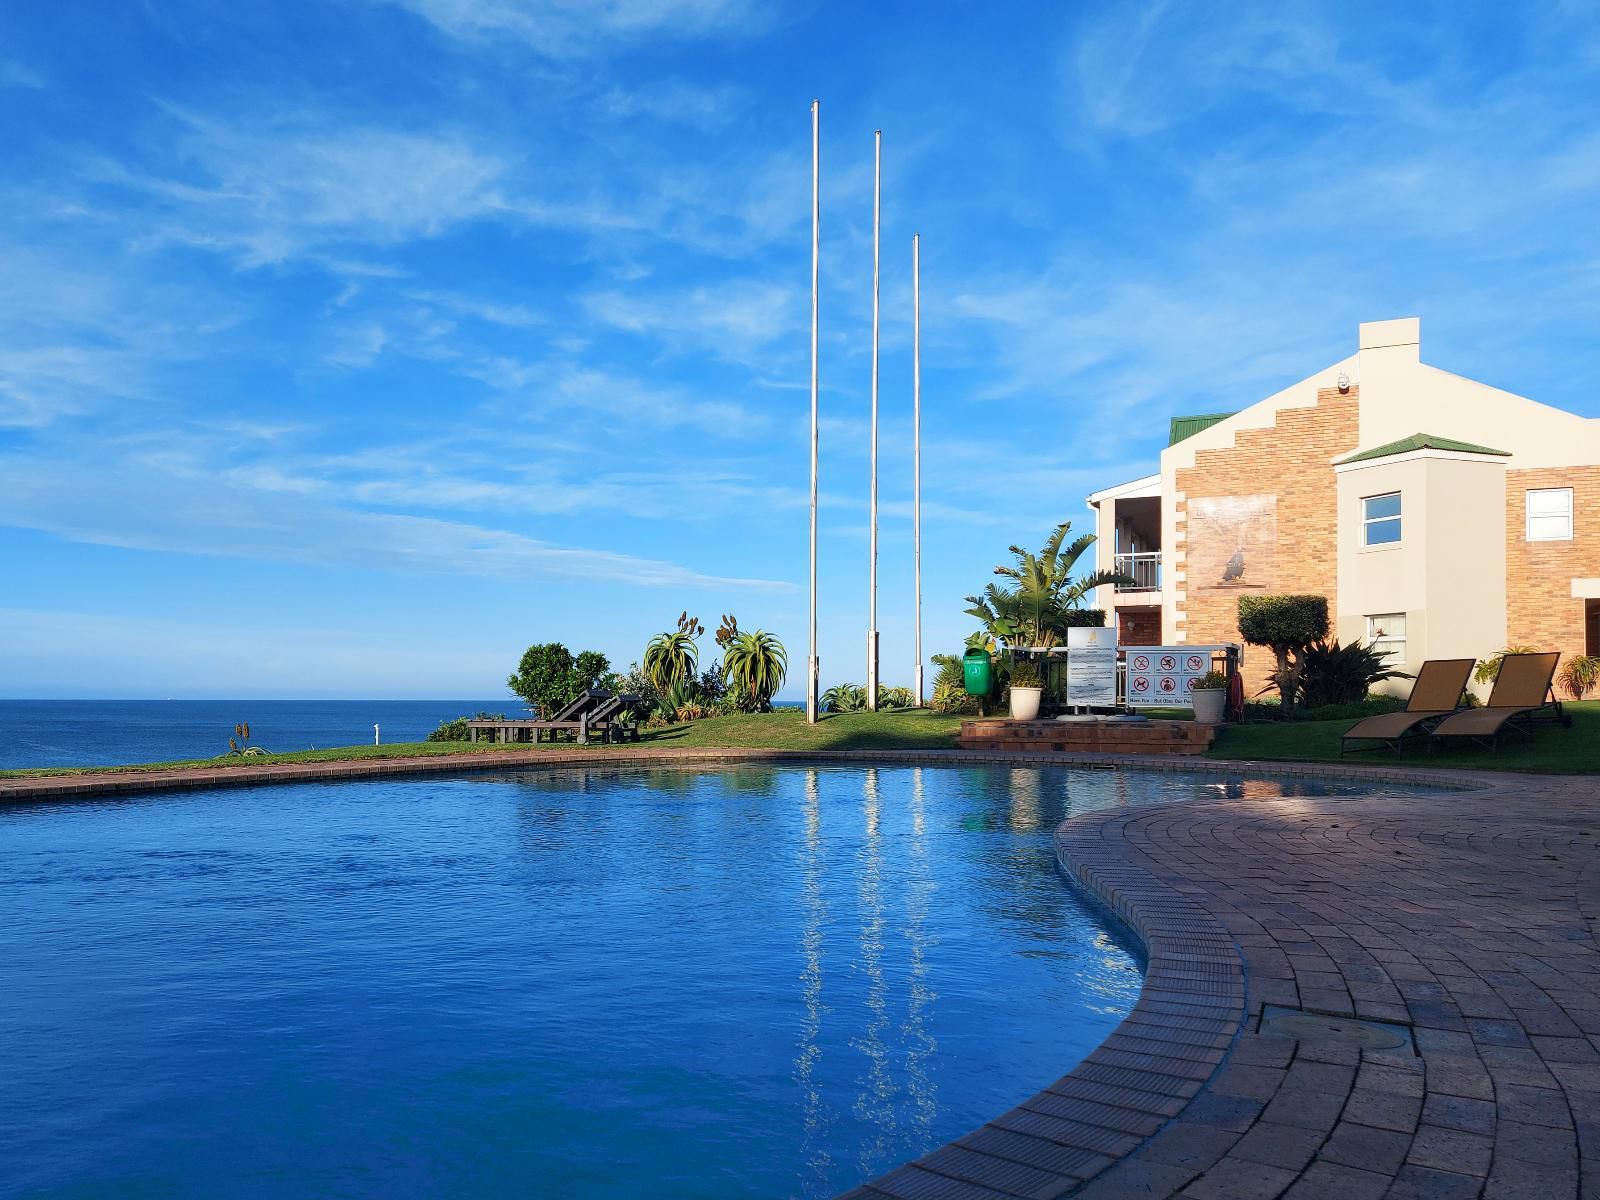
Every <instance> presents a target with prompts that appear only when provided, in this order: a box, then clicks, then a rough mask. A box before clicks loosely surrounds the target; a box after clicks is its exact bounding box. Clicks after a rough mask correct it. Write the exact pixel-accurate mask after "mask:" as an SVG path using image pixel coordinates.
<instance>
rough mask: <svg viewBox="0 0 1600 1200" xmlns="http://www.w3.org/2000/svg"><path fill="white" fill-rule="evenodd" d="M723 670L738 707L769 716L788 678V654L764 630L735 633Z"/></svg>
mask: <svg viewBox="0 0 1600 1200" xmlns="http://www.w3.org/2000/svg"><path fill="white" fill-rule="evenodd" d="M722 667H723V670H724V671H725V672H726V673H727V678H728V687H729V690H730V691H732V693H733V697H734V701H735V703H737V704H738V705H739V707H740V708H742V709H744V710H745V711H746V712H766V711H768V710H769V709H770V708H771V707H772V697H773V694H774V693H776V692H777V690H778V689H779V688H780V687H782V686H783V681H784V679H785V678H787V677H788V674H789V653H788V651H786V650H785V649H784V648H783V643H782V642H780V641H779V640H778V639H777V638H776V637H774V636H773V635H772V634H770V633H768V632H766V631H765V630H763V629H757V630H754V631H753V632H751V633H735V634H734V635H733V637H732V638H731V639H730V640H729V641H728V643H727V647H726V649H725V650H724V651H723V655H722Z"/></svg>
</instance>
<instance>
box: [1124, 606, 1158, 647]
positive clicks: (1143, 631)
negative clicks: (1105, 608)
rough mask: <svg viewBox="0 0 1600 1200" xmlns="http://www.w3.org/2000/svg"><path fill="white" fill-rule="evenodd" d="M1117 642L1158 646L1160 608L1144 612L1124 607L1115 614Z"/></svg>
mask: <svg viewBox="0 0 1600 1200" xmlns="http://www.w3.org/2000/svg"><path fill="white" fill-rule="evenodd" d="M1117 644H1118V645H1120V646H1159V645H1160V644H1161V610H1160V609H1156V610H1154V611H1149V612H1144V611H1140V610H1138V609H1130V608H1125V609H1122V610H1121V611H1119V612H1118V614H1117Z"/></svg>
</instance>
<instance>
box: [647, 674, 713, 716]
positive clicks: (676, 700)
mask: <svg viewBox="0 0 1600 1200" xmlns="http://www.w3.org/2000/svg"><path fill="white" fill-rule="evenodd" d="M655 711H656V715H657V716H658V717H660V718H661V719H662V720H663V721H665V722H667V723H669V724H670V723H671V722H673V721H698V720H699V719H700V718H701V717H705V716H709V715H710V713H711V709H710V707H709V706H708V705H706V704H704V703H702V702H701V700H700V695H699V692H698V690H697V689H696V687H695V682H694V680H692V679H678V680H674V681H673V682H672V683H671V684H670V685H669V686H668V687H667V688H666V689H665V690H663V691H662V693H661V699H660V700H659V701H658V702H657V704H656V709H655Z"/></svg>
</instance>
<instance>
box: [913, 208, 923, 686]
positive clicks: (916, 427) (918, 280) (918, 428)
mask: <svg viewBox="0 0 1600 1200" xmlns="http://www.w3.org/2000/svg"><path fill="white" fill-rule="evenodd" d="M911 546H912V552H911V557H912V561H913V563H914V564H915V573H916V590H917V603H916V624H915V629H916V633H915V637H914V643H915V646H916V654H917V665H916V668H915V669H914V670H913V671H912V672H911V680H912V683H911V686H912V690H913V691H914V692H915V693H916V697H917V707H918V708H921V707H922V235H921V234H920V233H914V234H912V235H911Z"/></svg>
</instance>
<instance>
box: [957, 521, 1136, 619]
mask: <svg viewBox="0 0 1600 1200" xmlns="http://www.w3.org/2000/svg"><path fill="white" fill-rule="evenodd" d="M1071 528H1072V522H1070V521H1063V522H1062V523H1061V524H1059V525H1057V526H1056V527H1055V528H1054V529H1053V530H1051V531H1050V536H1049V537H1048V538H1046V539H1045V544H1044V547H1043V548H1042V549H1041V550H1040V551H1039V553H1038V554H1034V553H1033V552H1032V551H1031V550H1024V549H1023V548H1022V547H1021V546H1010V547H1008V549H1009V550H1010V551H1011V553H1012V555H1013V556H1014V557H1015V559H1016V562H1015V563H1014V564H1013V565H1011V566H1005V565H1001V566H997V567H996V568H995V569H994V573H995V574H996V575H999V576H1001V577H1003V578H1005V579H1009V580H1010V581H1011V586H1009V587H1005V586H1000V585H996V584H994V583H990V584H989V585H988V586H987V587H986V588H984V590H983V593H982V594H981V595H978V596H968V597H967V598H966V599H967V603H968V604H969V605H971V607H970V608H968V609H966V610H965V612H966V613H967V615H969V616H973V617H976V618H977V619H978V620H979V621H981V622H983V626H984V632H985V633H986V634H987V635H988V636H989V637H992V638H993V639H995V640H996V641H998V642H1002V643H1004V644H1005V645H1007V646H1011V647H1017V646H1037V647H1049V646H1055V645H1059V644H1060V642H1061V640H1062V639H1063V638H1064V637H1065V636H1066V631H1067V629H1068V628H1070V627H1072V626H1073V625H1078V624H1085V623H1087V622H1086V621H1084V620H1083V619H1082V618H1076V619H1075V618H1073V617H1071V616H1069V615H1068V614H1069V613H1074V612H1077V611H1081V610H1082V608H1083V601H1084V600H1085V598H1087V596H1088V595H1089V593H1090V592H1092V591H1093V590H1094V589H1095V588H1098V587H1103V586H1105V585H1106V584H1126V585H1130V586H1131V585H1133V584H1134V583H1135V582H1136V580H1134V579H1133V578H1132V577H1131V576H1128V575H1124V574H1122V573H1121V572H1119V571H1092V572H1090V573H1089V574H1087V575H1084V576H1083V577H1082V578H1080V579H1074V578H1073V577H1072V568H1073V567H1074V566H1075V565H1076V564H1077V561H1078V559H1079V558H1081V557H1082V556H1083V554H1084V552H1085V551H1087V550H1088V549H1089V547H1090V546H1092V545H1094V543H1095V541H1096V538H1095V535H1094V534H1092V533H1086V534H1083V535H1082V536H1081V537H1078V538H1076V539H1074V540H1073V541H1072V543H1071V544H1069V545H1064V544H1063V543H1065V542H1066V536H1067V533H1068V532H1069V531H1070V530H1071ZM1104 620H1105V615H1104V613H1101V614H1100V622H1101V623H1104Z"/></svg>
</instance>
